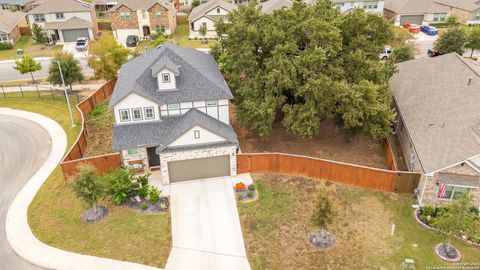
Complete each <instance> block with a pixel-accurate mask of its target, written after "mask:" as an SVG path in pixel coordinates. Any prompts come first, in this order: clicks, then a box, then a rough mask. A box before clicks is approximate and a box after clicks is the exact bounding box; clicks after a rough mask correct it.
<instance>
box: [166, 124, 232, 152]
mask: <svg viewBox="0 0 480 270" xmlns="http://www.w3.org/2000/svg"><path fill="white" fill-rule="evenodd" d="M195 130H198V131H199V132H200V134H199V135H200V138H198V139H194V132H195ZM226 140H227V139H226V138H225V137H223V136H222V135H221V134H218V133H217V132H215V130H210V129H209V128H208V127H204V126H202V124H197V125H194V126H193V127H191V128H190V129H188V130H187V131H185V132H184V133H183V134H180V135H179V136H178V137H177V138H176V139H175V140H173V141H172V142H170V143H169V144H168V146H167V147H175V146H185V145H192V144H205V143H218V142H224V141H226Z"/></svg>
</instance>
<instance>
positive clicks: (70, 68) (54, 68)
mask: <svg viewBox="0 0 480 270" xmlns="http://www.w3.org/2000/svg"><path fill="white" fill-rule="evenodd" d="M53 60H54V61H53V62H52V64H51V65H50V69H49V70H48V78H47V81H48V82H50V83H51V84H54V85H62V78H61V77H60V71H59V70H58V64H57V63H56V62H55V61H60V67H61V68H62V74H63V78H64V80H65V85H68V86H69V87H70V91H72V84H73V83H76V82H82V81H83V79H84V77H83V74H82V68H81V67H80V63H79V62H78V60H77V59H75V58H74V57H73V55H72V54H69V53H59V54H57V55H56V56H55V57H54V58H53Z"/></svg>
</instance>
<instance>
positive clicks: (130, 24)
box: [109, 6, 138, 31]
mask: <svg viewBox="0 0 480 270" xmlns="http://www.w3.org/2000/svg"><path fill="white" fill-rule="evenodd" d="M126 11H129V12H130V20H122V19H121V18H120V12H126ZM109 12H110V18H111V19H112V30H114V31H115V29H138V17H137V12H136V11H134V10H131V9H129V8H128V7H126V6H122V7H120V8H119V9H118V10H112V11H109Z"/></svg>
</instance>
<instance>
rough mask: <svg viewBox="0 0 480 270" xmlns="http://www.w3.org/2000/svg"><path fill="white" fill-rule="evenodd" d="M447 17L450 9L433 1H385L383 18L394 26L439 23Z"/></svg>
mask: <svg viewBox="0 0 480 270" xmlns="http://www.w3.org/2000/svg"><path fill="white" fill-rule="evenodd" d="M449 15H450V7H448V6H446V5H442V4H439V3H438V2H436V1H434V0H386V1H385V6H384V16H385V18H387V19H389V20H392V21H393V22H394V24H395V25H403V24H404V23H410V24H418V25H422V24H423V25H429V24H431V23H441V22H444V21H445V20H446V19H447V17H448V16H449Z"/></svg>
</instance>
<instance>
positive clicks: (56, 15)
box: [55, 12, 65, 20]
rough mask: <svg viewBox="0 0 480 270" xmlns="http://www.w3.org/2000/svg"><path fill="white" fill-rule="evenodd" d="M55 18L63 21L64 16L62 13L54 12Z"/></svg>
mask: <svg viewBox="0 0 480 270" xmlns="http://www.w3.org/2000/svg"><path fill="white" fill-rule="evenodd" d="M59 15H61V16H59ZM55 18H56V19H57V20H63V19H65V15H64V14H63V12H55Z"/></svg>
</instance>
